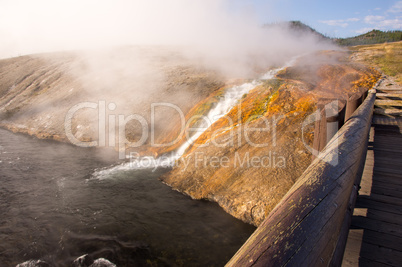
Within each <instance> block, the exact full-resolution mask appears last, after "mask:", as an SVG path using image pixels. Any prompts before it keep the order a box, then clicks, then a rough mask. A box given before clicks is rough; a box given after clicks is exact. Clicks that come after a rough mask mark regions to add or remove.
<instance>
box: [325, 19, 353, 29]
mask: <svg viewBox="0 0 402 267" xmlns="http://www.w3.org/2000/svg"><path fill="white" fill-rule="evenodd" d="M319 22H320V23H324V24H327V25H329V26H340V27H343V28H345V27H347V26H348V25H349V24H348V23H346V22H344V21H343V20H320V21H319Z"/></svg>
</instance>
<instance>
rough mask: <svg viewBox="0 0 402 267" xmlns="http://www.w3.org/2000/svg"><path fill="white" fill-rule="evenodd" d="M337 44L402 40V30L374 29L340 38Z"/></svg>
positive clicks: (366, 43)
mask: <svg viewBox="0 0 402 267" xmlns="http://www.w3.org/2000/svg"><path fill="white" fill-rule="evenodd" d="M334 41H335V42H336V43H337V44H339V45H342V46H355V45H368V44H381V43H386V42H388V43H390V42H398V41H402V31H387V32H383V31H379V30H372V31H371V32H368V33H365V34H362V35H359V36H356V37H351V38H340V39H335V40H334Z"/></svg>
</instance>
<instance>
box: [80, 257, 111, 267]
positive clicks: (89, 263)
mask: <svg viewBox="0 0 402 267" xmlns="http://www.w3.org/2000/svg"><path fill="white" fill-rule="evenodd" d="M73 266H74V267H116V264H114V263H111V262H110V261H108V260H107V259H104V258H99V259H97V260H95V261H94V260H93V258H92V256H91V255H89V254H85V255H82V256H81V257H78V258H77V259H75V260H74V262H73Z"/></svg>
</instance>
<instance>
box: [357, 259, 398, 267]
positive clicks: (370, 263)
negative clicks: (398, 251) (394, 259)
mask: <svg viewBox="0 0 402 267" xmlns="http://www.w3.org/2000/svg"><path fill="white" fill-rule="evenodd" d="M355 266H357V265H355ZM358 266H364V267H392V265H389V264H384V263H381V262H378V261H375V260H370V259H366V258H363V257H360V259H359V265H358Z"/></svg>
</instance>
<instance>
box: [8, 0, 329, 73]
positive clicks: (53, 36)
mask: <svg viewBox="0 0 402 267" xmlns="http://www.w3.org/2000/svg"><path fill="white" fill-rule="evenodd" d="M0 38H1V40H2V42H1V43H0V58H5V57H13V56H17V55H23V54H30V53H38V52H50V51H59V50H72V49H93V48H101V47H105V46H117V45H174V46H177V45H180V46H182V47H183V48H186V49H183V50H185V51H186V52H187V53H188V55H189V56H191V57H194V58H196V59H198V60H200V61H201V62H203V63H205V64H207V65H208V66H210V65H211V66H213V67H219V68H220V69H223V70H224V71H227V72H229V73H233V72H234V73H235V74H237V73H242V72H243V71H244V70H245V69H249V68H250V66H251V65H252V66H254V67H255V66H256V67H260V66H261V67H262V66H266V65H273V64H274V65H280V64H282V63H284V61H286V60H287V59H289V58H290V57H292V56H295V55H297V54H302V53H306V52H310V51H313V50H316V49H320V48H323V47H322V43H320V44H318V42H317V39H316V37H315V36H307V35H305V36H303V38H300V37H294V36H292V34H289V31H287V30H286V29H283V28H281V27H271V28H270V29H264V28H262V27H261V23H260V22H259V21H258V20H257V18H256V16H253V12H252V10H250V9H247V10H246V11H242V10H236V9H234V8H233V5H230V2H229V0H193V1H187V0H169V1H166V0H148V1H129V0H113V1H112V0H87V1H79V0H70V1H60V0H37V1H28V0H13V1H1V2H0ZM194 52H196V53H194Z"/></svg>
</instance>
